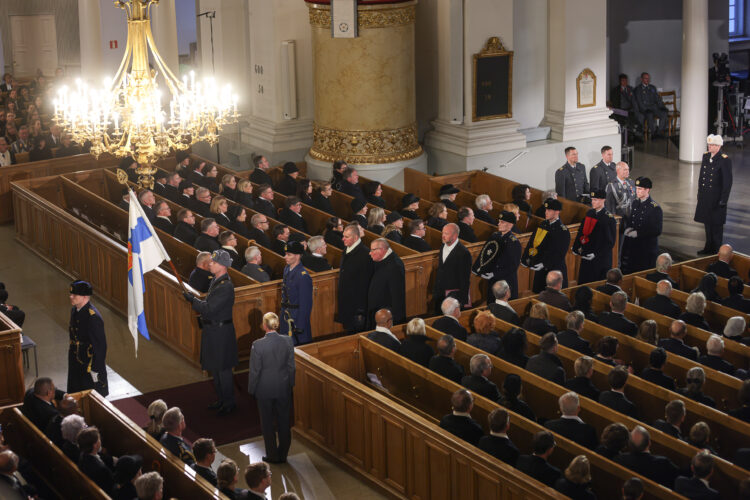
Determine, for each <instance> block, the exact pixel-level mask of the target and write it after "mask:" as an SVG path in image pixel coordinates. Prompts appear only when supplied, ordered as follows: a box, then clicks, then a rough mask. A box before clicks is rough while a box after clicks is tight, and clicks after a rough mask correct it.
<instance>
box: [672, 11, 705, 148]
mask: <svg viewBox="0 0 750 500" xmlns="http://www.w3.org/2000/svg"><path fill="white" fill-rule="evenodd" d="M708 63H709V58H708V0H683V1H682V88H681V98H680V154H679V155H680V160H681V161H686V162H691V163H698V162H700V161H701V157H702V156H703V153H704V152H705V151H706V134H707V131H708V130H707V122H708V106H706V96H707V95H708V80H707V79H706V66H707V65H708Z"/></svg>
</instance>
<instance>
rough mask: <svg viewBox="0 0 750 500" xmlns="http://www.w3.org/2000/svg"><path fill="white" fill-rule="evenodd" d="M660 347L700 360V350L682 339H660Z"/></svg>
mask: <svg viewBox="0 0 750 500" xmlns="http://www.w3.org/2000/svg"><path fill="white" fill-rule="evenodd" d="M659 347H663V348H664V350H665V351H668V352H671V353H672V354H676V355H678V356H682V357H683V358H688V359H692V360H693V361H698V352H697V351H696V350H695V349H693V348H692V347H689V346H687V345H686V344H685V343H684V342H683V341H682V340H680V339H674V338H668V339H661V340H659Z"/></svg>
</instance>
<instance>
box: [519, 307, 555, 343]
mask: <svg viewBox="0 0 750 500" xmlns="http://www.w3.org/2000/svg"><path fill="white" fill-rule="evenodd" d="M523 329H524V330H528V331H530V332H531V333H536V334H537V335H544V334H545V333H547V332H553V333H557V327H555V325H553V324H552V323H550V321H549V311H548V310H547V304H545V303H544V302H535V303H534V304H532V306H531V311H529V316H528V318H526V319H525V320H524V321H523Z"/></svg>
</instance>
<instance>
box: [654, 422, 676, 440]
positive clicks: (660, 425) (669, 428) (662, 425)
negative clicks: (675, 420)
mask: <svg viewBox="0 0 750 500" xmlns="http://www.w3.org/2000/svg"><path fill="white" fill-rule="evenodd" d="M651 427H654V428H656V429H659V430H660V431H662V432H663V433H664V434H668V435H670V436H672V437H673V438H677V439H682V432H680V429H678V428H677V427H675V426H674V425H672V424H670V423H669V422H667V421H666V420H662V419H659V420H656V421H654V423H653V424H652V425H651Z"/></svg>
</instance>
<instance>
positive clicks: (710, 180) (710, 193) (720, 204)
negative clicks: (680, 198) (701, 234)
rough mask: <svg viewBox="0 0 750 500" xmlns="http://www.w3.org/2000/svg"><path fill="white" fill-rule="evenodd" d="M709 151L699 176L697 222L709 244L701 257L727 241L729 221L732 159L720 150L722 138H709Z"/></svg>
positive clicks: (702, 163)
mask: <svg viewBox="0 0 750 500" xmlns="http://www.w3.org/2000/svg"><path fill="white" fill-rule="evenodd" d="M706 142H707V143H708V152H707V153H705V154H704V155H703V161H702V162H701V173H700V176H699V177H698V205H696V207H695V217H694V220H695V222H702V223H703V226H704V227H705V229H706V244H705V246H704V247H703V250H701V251H699V252H698V255H708V254H713V253H716V252H718V251H719V247H720V246H721V243H722V240H723V239H724V223H725V222H726V221H727V202H728V201H729V191H730V190H731V189H732V160H730V159H729V156H727V154H726V153H722V152H721V151H720V150H721V147H722V146H723V145H724V140H723V139H722V138H721V136H720V135H713V134H711V135H709V136H708V138H707V139H706Z"/></svg>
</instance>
